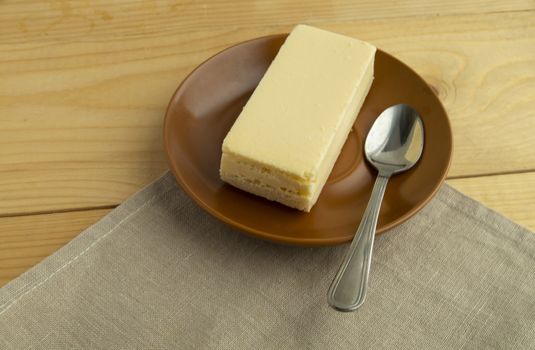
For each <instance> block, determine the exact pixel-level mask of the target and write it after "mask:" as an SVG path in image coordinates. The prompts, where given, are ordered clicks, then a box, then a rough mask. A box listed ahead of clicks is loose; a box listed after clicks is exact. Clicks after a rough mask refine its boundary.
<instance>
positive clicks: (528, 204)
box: [0, 172, 535, 286]
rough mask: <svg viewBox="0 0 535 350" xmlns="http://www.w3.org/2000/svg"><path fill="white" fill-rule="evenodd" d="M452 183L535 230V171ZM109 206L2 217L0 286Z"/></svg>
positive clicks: (0, 221)
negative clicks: (95, 208) (76, 210)
mask: <svg viewBox="0 0 535 350" xmlns="http://www.w3.org/2000/svg"><path fill="white" fill-rule="evenodd" d="M448 184H449V185H451V186H453V187H454V188H456V189H458V190H460V191H461V192H463V193H465V194H466V195H468V196H470V197H473V198H475V199H477V200H480V201H481V202H482V203H483V204H485V205H487V206H489V207H491V208H493V209H494V210H497V211H499V212H500V213H503V214H504V215H506V216H507V217H509V218H511V219H513V220H515V221H516V222H518V223H520V224H521V225H523V226H525V227H527V228H529V229H531V230H535V215H534V214H533V213H535V201H534V200H533V198H535V172H533V173H526V174H512V175H501V176H488V177H478V178H469V179H456V180H449V181H448ZM109 211H110V210H109V209H101V210H86V211H78V212H69V213H58V214H41V215H29V216H19V217H6V218H0V286H2V285H3V284H5V283H7V282H8V281H10V280H11V279H13V278H16V277H17V276H19V275H20V274H21V273H23V272H24V271H26V270H27V269H29V268H30V267H32V266H34V265H35V264H37V263H38V262H39V261H41V260H42V259H44V258H45V257H47V256H49V255H51V254H52V253H54V252H55V251H56V250H57V249H59V248H60V247H62V246H63V245H65V244H66V243H67V242H69V241H70V240H71V239H72V238H74V237H75V236H76V235H77V234H79V233H80V232H81V231H83V230H84V229H86V228H87V227H89V226H90V225H92V224H93V223H95V222H96V221H98V220H99V219H100V218H101V217H103V216H105V215H106V214H108V213H109Z"/></svg>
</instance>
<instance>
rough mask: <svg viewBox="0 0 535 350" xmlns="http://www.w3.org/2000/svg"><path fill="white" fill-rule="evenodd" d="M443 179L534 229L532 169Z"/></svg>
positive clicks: (534, 206) (534, 183) (534, 194)
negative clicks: (503, 173)
mask: <svg viewBox="0 0 535 350" xmlns="http://www.w3.org/2000/svg"><path fill="white" fill-rule="evenodd" d="M447 182H448V184H449V185H450V186H452V187H454V188H456V189H457V190H459V191H460V192H462V193H464V194H466V195H467V196H469V197H472V198H473V199H475V200H477V201H480V202H481V203H483V204H485V205H486V206H488V207H490V208H492V209H494V210H496V211H497V212H499V213H500V214H503V215H505V216H506V217H508V218H509V219H511V220H513V221H515V222H517V223H519V224H520V225H522V226H524V227H526V228H528V229H529V230H531V231H535V172H528V173H521V174H508V175H497V176H484V177H475V178H466V179H454V180H448V181H447Z"/></svg>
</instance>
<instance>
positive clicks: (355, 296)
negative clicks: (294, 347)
mask: <svg viewBox="0 0 535 350" xmlns="http://www.w3.org/2000/svg"><path fill="white" fill-rule="evenodd" d="M423 146H424V127H423V123H422V120H421V119H420V115H419V114H418V112H416V111H415V110H414V109H412V108H411V107H410V106H408V105H404V104H399V105H395V106H392V107H389V108H387V109H385V110H384V111H383V112H382V113H381V115H380V116H379V117H378V118H377V120H376V121H375V123H374V124H373V126H372V128H371V130H370V132H369V133H368V136H367V137H366V143H365V145H364V152H365V154H366V159H368V161H369V162H370V163H371V164H372V165H373V166H374V167H375V168H376V169H377V170H378V171H379V174H378V176H377V179H376V180H375V185H374V186H373V190H372V195H371V198H370V201H369V202H368V206H367V207H366V211H365V212H364V215H363V217H362V221H361V222H360V225H359V228H358V230H357V233H356V234H355V237H354V238H353V242H351V246H350V247H349V250H348V251H347V253H346V255H345V257H344V260H343V262H342V265H341V266H340V269H339V270H338V273H337V274H336V276H335V277H334V280H333V282H332V284H331V286H330V288H329V293H328V301H329V305H331V306H332V307H333V308H335V309H336V310H339V311H354V310H356V309H357V308H358V307H360V306H361V305H362V304H363V303H364V299H365V297H366V288H367V286H368V275H369V272H370V264H371V261H372V249H373V240H374V237H375V229H376V226H377V218H378V216H379V210H380V209H381V202H382V200H383V195H384V193H385V189H386V185H387V183H388V179H389V178H390V176H392V175H394V174H397V173H400V172H402V171H405V170H408V169H410V168H412V166H414V164H416V163H417V162H418V160H419V159H420V156H421V154H422V150H423Z"/></svg>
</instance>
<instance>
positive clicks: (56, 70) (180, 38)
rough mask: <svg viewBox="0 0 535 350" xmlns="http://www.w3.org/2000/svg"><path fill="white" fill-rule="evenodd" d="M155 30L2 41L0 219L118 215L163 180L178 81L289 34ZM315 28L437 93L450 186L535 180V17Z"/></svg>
mask: <svg viewBox="0 0 535 350" xmlns="http://www.w3.org/2000/svg"><path fill="white" fill-rule="evenodd" d="M1 8H2V5H0V9H1ZM0 12H2V11H0ZM310 22H313V21H310ZM161 26H162V27H158V30H156V28H157V27H154V29H155V30H153V31H151V32H149V31H147V32H145V31H144V25H143V24H142V23H140V24H139V25H138V26H137V28H138V29H139V30H140V31H141V32H143V33H145V34H144V35H140V36H136V35H132V36H127V35H122V34H117V35H115V34H113V35H112V34H111V33H109V32H106V33H104V32H103V33H101V35H100V34H99V35H97V34H95V35H96V36H95V37H92V38H91V39H87V38H85V37H77V38H71V39H69V40H63V39H57V40H56V39H50V40H44V39H43V40H40V39H39V40H37V39H36V38H35V37H33V36H31V35H28V36H27V37H26V38H27V39H26V40H21V41H20V42H18V43H9V44H1V42H2V40H1V39H2V36H0V116H2V117H1V118H0V198H1V201H0V215H6V214H13V213H25V212H35V211H56V210H63V209H70V208H87V207H92V206H106V205H115V204H117V203H120V202H121V201H123V200H124V199H125V198H127V197H128V196H129V195H130V194H132V193H133V192H135V191H136V190H138V189H139V188H140V187H141V186H143V185H144V184H146V183H147V182H149V181H150V180H152V179H154V178H156V177H157V176H158V175H159V174H160V173H162V172H163V171H164V170H165V169H166V162H165V160H164V156H163V151H162V141H161V134H162V131H161V123H162V118H163V115H164V111H165V108H166V106H167V102H168V100H169V98H170V96H171V95H172V93H173V91H174V90H175V88H176V86H177V85H178V84H179V82H180V81H181V79H182V78H183V77H184V76H185V75H186V74H187V73H188V72H189V71H190V70H191V69H192V68H193V67H194V66H195V65H197V64H198V63H200V62H201V61H202V60H203V59H205V58H207V57H209V56H210V55H212V54H213V53H215V52H217V51H219V50H221V49H223V48H225V47H227V46H229V45H231V44H233V43H236V42H239V41H242V40H246V39H249V38H253V37H257V36H261V35H267V34H271V33H278V32H284V31H287V30H289V29H290V28H291V27H290V26H270V27H261V28H248V29H237V30H236V29H234V28H233V27H231V28H224V29H223V28H221V29H217V30H212V31H191V32H181V33H180V32H176V31H175V29H173V28H172V27H166V26H167V24H166V22H162V24H161ZM321 26H322V27H324V28H326V29H331V30H334V31H338V32H341V33H345V34H348V35H353V36H355V37H359V38H362V39H364V40H368V41H371V42H372V43H374V44H376V45H378V46H379V47H381V48H383V49H385V50H386V51H389V52H391V53H393V54H395V55H396V56H398V57H399V58H400V59H402V60H404V61H405V62H407V63H408V64H409V65H411V66H412V67H413V68H414V69H415V70H417V71H418V72H419V73H420V74H421V75H422V76H423V77H424V78H425V79H426V80H427V81H428V82H429V83H430V84H431V85H432V86H433V88H434V89H435V90H436V91H437V93H438V95H439V96H440V98H441V99H442V100H443V102H444V103H445V105H446V108H447V110H448V111H449V113H450V116H451V120H452V124H453V129H454V134H455V154H454V161H453V165H452V168H451V173H450V174H451V175H454V176H466V175H477V174H486V173H499V172H503V171H507V172H510V171H518V170H529V169H535V152H533V149H535V114H534V113H535V11H534V12H523V13H509V14H487V15H466V16H445V17H412V18H411V20H410V21H407V19H405V18H392V19H389V20H382V19H380V20H366V21H364V20H363V21H357V22H348V23H341V24H340V23H338V24H334V23H323V24H322V25H321ZM0 28H3V29H2V30H5V28H6V24H5V23H2V22H0ZM195 28H196V27H195V26H192V27H191V29H192V30H193V29H195ZM160 29H161V30H160ZM119 33H120V32H119Z"/></svg>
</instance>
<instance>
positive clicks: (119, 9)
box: [0, 0, 535, 42]
mask: <svg viewBox="0 0 535 350" xmlns="http://www.w3.org/2000/svg"><path fill="white" fill-rule="evenodd" d="M0 6H1V11H0V23H2V24H3V25H2V27H1V32H0V33H1V36H2V40H4V41H10V42H20V41H25V40H39V41H41V40H69V41H71V40H73V39H74V40H78V39H79V38H80V36H83V37H85V38H86V39H95V38H96V39H99V40H100V39H102V37H106V36H110V35H112V36H115V37H125V36H126V37H131V36H143V35H149V36H151V35H152V34H154V33H158V35H162V34H168V33H170V32H173V33H177V32H184V31H190V32H195V31H201V30H211V29H214V28H223V27H225V28H232V29H237V28H258V27H265V26H281V25H292V24H295V23H301V22H306V23H311V22H314V23H323V22H348V21H355V20H362V19H376V18H393V17H405V16H437V15H442V16H443V15H451V14H480V13H490V12H505V11H522V10H532V9H534V8H535V4H534V3H533V1H532V0H510V1H503V0H476V1H465V0H447V1H446V0H399V1H389V0H364V1H354V0H334V1H324V0H307V1H303V0H301V1H287V0H263V1H249V0H233V1H225V0H209V1H191V0H182V1H173V0H171V1H165V0H164V1H161V0H160V1H145V0H114V1H109V0H95V1H89V2H87V1H83V2H82V1H78V2H73V1H61V0H55V1H47V2H43V1H37V0H33V1H27V0H22V1H21V0H15V1H13V0H12V1H3V2H2V4H1V5H0Z"/></svg>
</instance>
